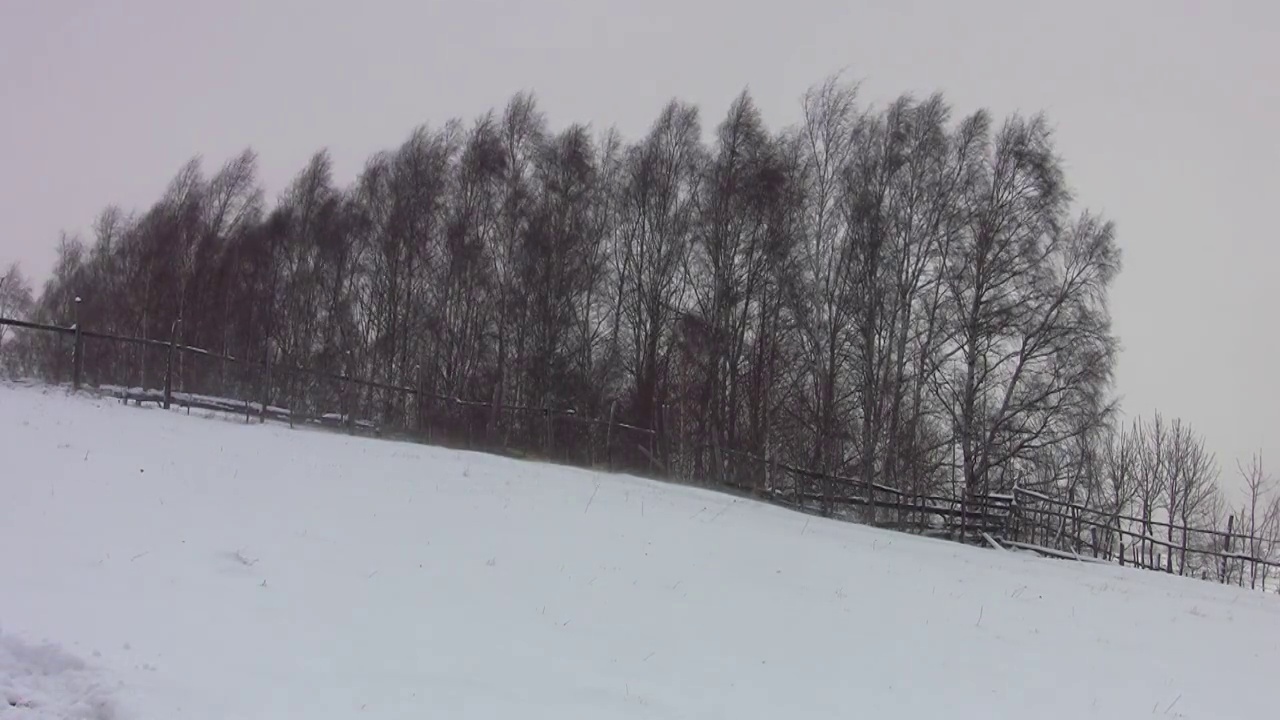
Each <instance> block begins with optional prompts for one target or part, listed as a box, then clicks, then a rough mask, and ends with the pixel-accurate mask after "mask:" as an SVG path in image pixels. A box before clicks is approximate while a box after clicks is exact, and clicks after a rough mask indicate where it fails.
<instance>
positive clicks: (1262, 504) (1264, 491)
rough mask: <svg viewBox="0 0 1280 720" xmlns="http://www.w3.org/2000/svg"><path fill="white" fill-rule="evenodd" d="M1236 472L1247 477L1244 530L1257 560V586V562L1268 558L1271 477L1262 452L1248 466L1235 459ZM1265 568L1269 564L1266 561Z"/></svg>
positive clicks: (1254, 571) (1254, 575)
mask: <svg viewBox="0 0 1280 720" xmlns="http://www.w3.org/2000/svg"><path fill="white" fill-rule="evenodd" d="M1236 469H1237V472H1239V473H1240V479H1241V480H1243V481H1244V486H1245V491H1246V492H1247V493H1248V497H1247V498H1246V505H1245V508H1244V510H1243V512H1242V513H1241V516H1242V517H1243V518H1244V528H1242V530H1243V531H1244V532H1245V533H1247V534H1248V537H1249V541H1248V542H1249V547H1248V553H1249V557H1250V558H1252V559H1253V560H1254V562H1251V563H1249V565H1250V569H1249V587H1250V588H1254V589H1256V588H1257V587H1258V563H1257V562H1256V561H1257V560H1259V559H1266V558H1265V555H1266V554H1267V553H1266V550H1269V548H1268V547H1267V542H1266V538H1267V536H1268V535H1269V534H1271V532H1272V528H1271V527H1269V525H1270V524H1272V523H1273V522H1275V521H1274V519H1273V518H1272V517H1269V514H1271V507H1272V506H1274V505H1275V503H1274V502H1273V503H1270V504H1268V500H1269V499H1270V495H1271V491H1272V489H1273V484H1272V480H1271V477H1270V476H1269V475H1267V473H1266V471H1265V470H1264V469H1263V465H1262V455H1261V453H1258V454H1255V455H1254V456H1253V457H1252V458H1251V459H1250V460H1249V464H1248V465H1247V466H1246V465H1244V464H1242V463H1240V462H1236ZM1263 568H1264V569H1265V568H1266V565H1263ZM1263 584H1264V585H1265V584H1266V576H1265V575H1264V576H1263Z"/></svg>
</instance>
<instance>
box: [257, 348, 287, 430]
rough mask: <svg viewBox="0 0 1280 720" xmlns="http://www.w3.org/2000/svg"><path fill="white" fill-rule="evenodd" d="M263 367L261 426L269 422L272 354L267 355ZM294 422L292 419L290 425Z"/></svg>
mask: <svg viewBox="0 0 1280 720" xmlns="http://www.w3.org/2000/svg"><path fill="white" fill-rule="evenodd" d="M262 365H263V367H262V377H263V380H262V407H260V408H258V424H259V425H261V424H262V423H265V422H266V421H267V404H268V403H269V402H271V353H267V358H266V360H265V361H264V362H263V364H262ZM292 422H293V419H292V418H290V424H292Z"/></svg>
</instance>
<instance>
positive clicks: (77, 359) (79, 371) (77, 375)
mask: <svg viewBox="0 0 1280 720" xmlns="http://www.w3.org/2000/svg"><path fill="white" fill-rule="evenodd" d="M75 321H76V326H75V327H76V344H75V349H74V350H72V353H73V355H72V356H71V385H72V387H73V388H75V391H76V392H80V383H81V381H82V380H83V376H84V335H83V334H82V333H81V332H80V296H79V295H77V296H76V305H75Z"/></svg>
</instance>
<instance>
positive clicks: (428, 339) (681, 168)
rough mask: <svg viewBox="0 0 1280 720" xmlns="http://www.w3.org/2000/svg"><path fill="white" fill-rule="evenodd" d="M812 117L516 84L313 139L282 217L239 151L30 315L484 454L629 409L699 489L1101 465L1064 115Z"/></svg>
mask: <svg viewBox="0 0 1280 720" xmlns="http://www.w3.org/2000/svg"><path fill="white" fill-rule="evenodd" d="M800 109H801V111H802V115H801V120H800V121H799V122H798V123H797V124H796V125H795V126H793V127H789V128H785V129H783V130H780V131H775V130H770V129H769V128H767V127H766V126H765V124H764V123H763V122H762V120H761V116H760V113H759V111H758V109H757V107H756V105H755V104H754V103H753V101H752V100H751V98H750V97H749V96H748V95H747V94H745V93H744V94H743V95H741V96H740V97H739V98H738V99H737V100H736V101H735V102H734V103H733V104H732V106H731V107H730V108H729V111H728V113H727V114H726V115H725V116H724V117H723V119H721V120H720V121H719V122H718V123H716V124H715V126H714V128H711V129H713V132H711V133H707V134H706V135H705V136H704V127H703V124H702V123H703V120H702V117H701V115H700V113H699V111H698V110H697V109H696V108H695V107H693V106H690V105H688V104H686V103H683V102H678V101H674V102H671V103H670V104H669V105H667V106H666V107H665V108H663V109H662V111H661V113H660V114H659V116H658V117H657V119H656V120H655V121H654V123H653V124H652V126H651V128H650V129H649V131H648V133H647V134H646V135H645V136H643V137H641V138H639V139H637V140H635V141H634V142H630V141H627V140H624V139H623V138H621V137H619V136H618V134H616V133H615V132H612V131H606V132H597V131H593V130H592V129H591V128H588V127H586V126H582V125H573V126H570V127H567V128H563V129H556V128H552V127H549V125H548V123H547V121H546V119H545V118H544V116H543V114H542V113H541V112H540V110H539V108H538V105H537V103H536V102H535V100H534V98H533V97H532V96H530V95H527V94H521V95H518V96H516V97H515V98H513V99H512V100H511V101H510V102H509V103H508V104H507V106H506V107H505V109H504V110H503V111H502V112H491V113H488V114H486V115H484V116H482V117H480V118H478V119H476V120H474V121H471V122H463V121H454V122H450V123H448V124H446V125H444V126H442V127H438V128H420V129H418V130H415V131H414V132H413V133H412V134H410V135H409V137H408V138H407V139H406V140H405V141H404V142H403V144H401V145H400V146H399V147H396V148H394V149H391V150H387V151H385V152H381V153H378V154H377V155H375V156H374V157H372V158H370V159H369V160H368V162H367V163H366V165H365V167H364V168H363V171H362V172H361V173H360V174H359V176H358V178H356V179H355V180H354V182H352V183H351V184H350V185H349V186H340V185H339V184H337V183H336V182H335V180H334V177H333V170H332V164H331V161H330V158H329V156H328V155H327V154H325V153H323V152H321V153H319V154H317V155H315V156H314V157H313V158H312V159H311V161H310V162H309V163H308V164H307V165H306V167H305V168H303V169H302V170H301V172H299V173H298V175H297V176H296V177H295V178H294V179H293V181H292V182H291V183H290V184H289V185H288V187H287V188H286V189H285V190H284V191H283V192H282V193H281V194H280V195H279V197H278V198H276V199H275V200H274V201H269V200H268V199H266V198H265V197H264V194H263V192H262V190H261V188H260V186H259V184H258V181H257V178H256V158H255V155H254V154H253V153H252V152H249V151H246V152H245V153H243V154H242V155H240V156H238V157H236V158H234V159H232V160H231V161H230V162H228V163H226V164H225V165H223V166H222V167H220V168H218V169H217V170H216V171H214V172H212V174H208V173H207V172H206V171H205V169H204V168H203V167H202V165H201V164H200V163H199V162H198V161H192V162H191V163H189V164H188V165H186V166H185V167H183V168H182V169H181V171H180V172H179V173H178V174H177V176H176V177H174V179H173V181H172V182H171V183H170V184H169V187H168V188H167V190H166V191H165V192H164V194H163V196H162V197H161V198H160V199H159V200H158V201H157V202H156V203H155V204H154V205H153V206H152V207H150V208H149V209H146V210H144V211H140V212H137V213H132V214H131V213H127V212H125V211H122V210H120V209H118V208H109V209H107V210H106V211H104V212H103V213H102V215H101V216H100V217H99V219H98V220H97V222H96V224H95V225H94V227H93V238H92V239H91V241H89V242H87V243H86V242H82V241H80V240H78V239H75V238H64V240H63V242H62V244H61V246H60V249H59V259H58V263H57V267H56V268H55V270H54V272H53V276H52V278H51V279H50V280H49V282H48V284H47V285H46V287H45V288H44V291H43V293H42V294H41V295H40V297H39V299H38V302H35V303H34V307H32V308H31V310H30V314H31V316H32V317H34V318H36V319H40V320H43V321H48V322H58V323H67V322H69V321H70V318H71V317H72V315H73V313H74V312H75V309H74V307H73V305H74V299H75V298H76V297H77V296H80V297H83V298H85V299H86V302H85V303H84V305H83V306H82V307H81V309H80V320H81V322H82V324H83V326H84V327H89V328H93V329H94V330H98V331H103V332H112V333H120V334H126V335H133V336H140V337H152V338H162V339H167V338H169V337H170V336H171V334H172V333H173V332H174V329H175V322H176V321H178V320H179V319H181V324H180V325H177V326H176V327H177V328H178V332H179V335H180V338H181V341H182V342H184V343H187V344H190V345H193V346H197V347H201V348H205V349H207V350H210V351H215V352H218V353H224V354H229V355H232V356H235V357H240V358H250V359H254V360H256V361H259V362H262V361H269V362H270V363H272V364H273V365H275V366H300V367H311V368H316V369H319V370H325V371H331V372H341V373H347V374H350V375H355V376H360V377H364V378H368V379H371V380H376V381H379V382H385V383H390V384H395V385H401V386H410V387H415V388H420V389H422V390H424V391H426V392H428V393H436V394H441V395H444V396H449V397H460V398H466V399H471V400H483V401H484V402H486V403H490V404H491V407H492V408H493V409H492V412H490V413H489V415H488V418H487V421H486V431H487V432H489V433H491V434H493V435H494V436H501V435H502V434H503V433H504V432H506V431H507V429H508V428H505V427H504V424H507V423H510V422H512V420H511V417H510V416H509V415H505V414H503V413H502V412H501V411H500V409H501V408H502V407H503V406H505V405H511V404H516V405H528V406H533V407H547V408H557V409H563V408H572V409H574V410H575V411H576V412H577V413H579V414H583V415H586V416H606V415H609V414H610V413H611V412H613V413H616V418H617V419H618V420H620V421H625V422H627V423H630V424H634V425H636V426H639V427H643V428H652V429H654V430H655V431H656V434H657V437H659V438H660V439H661V440H660V441H659V442H658V443H657V447H656V452H657V453H658V454H659V455H660V456H661V459H662V463H663V466H664V467H665V468H666V469H667V470H668V472H671V473H673V474H681V475H685V476H695V477H699V478H706V479H709V480H729V479H733V480H736V481H739V482H746V483H750V484H752V485H755V486H763V485H767V484H769V483H771V482H773V481H774V480H773V478H772V477H771V475H770V473H769V472H768V471H767V470H765V469H762V468H763V466H762V465H756V466H752V467H753V468H755V469H750V470H747V469H744V466H743V464H741V463H737V462H735V461H734V458H735V457H740V456H741V454H742V453H750V454H754V455H759V456H764V457H767V458H768V459H770V460H774V461H778V462H784V463H789V464H794V465H798V466H801V467H805V468H811V469H813V470H815V471H818V472H821V473H827V474H838V475H842V476H850V477H856V478H862V479H871V480H874V481H875V482H877V483H879V484H881V485H884V486H887V487H890V488H897V489H902V490H904V491H908V492H926V491H927V492H947V493H954V494H956V495H964V494H971V495H972V494H981V493H990V492H997V491H1007V490H1009V489H1010V488H1012V487H1013V486H1014V484H1015V483H1021V485H1022V486H1024V487H1036V488H1040V489H1042V490H1044V491H1054V492H1057V490H1058V489H1060V488H1065V487H1068V486H1069V485H1070V484H1071V482H1072V479H1071V477H1070V475H1071V473H1072V472H1075V471H1074V470H1073V468H1080V467H1086V466H1089V463H1094V466H1096V467H1098V468H1102V467H1103V464H1102V460H1101V459H1100V458H1099V457H1097V455H1098V453H1099V452H1100V451H1099V447H1100V443H1101V439H1102V438H1104V437H1105V436H1106V435H1107V433H1108V432H1109V431H1108V429H1107V428H1108V427H1109V425H1108V423H1109V417H1110V413H1111V412H1112V410H1113V407H1112V400H1111V395H1110V384H1111V378H1112V369H1113V365H1114V361H1115V355H1116V340H1115V338H1114V337H1113V335H1112V332H1111V326H1110V319H1109V314H1108V307H1107V295H1108V289H1109V287H1110V284H1111V282H1112V280H1113V278H1114V277H1115V276H1116V273H1117V272H1118V269H1119V265H1120V257H1119V251H1118V249H1117V246H1116V242H1115V237H1114V231H1113V227H1112V225H1111V224H1110V223H1108V222H1107V221H1105V220H1103V219H1101V218H1099V217H1097V216H1096V215H1093V214H1090V213H1088V212H1079V211H1077V210H1075V209H1074V208H1073V201H1072V197H1071V193H1070V191H1069V188H1068V184H1067V182H1066V179H1065V177H1064V173H1063V167H1062V162H1061V160H1060V159H1059V158H1058V156H1057V155H1056V153H1055V149H1054V142H1053V137H1052V133H1051V132H1050V129H1049V126H1048V124H1047V123H1046V121H1045V120H1044V119H1043V118H1040V117H1023V116H1012V117H1008V118H1005V119H1002V120H997V119H994V118H992V117H991V116H990V115H989V114H988V113H986V112H976V113H973V114H971V115H967V116H963V117H957V116H956V115H955V114H954V113H953V111H952V110H951V108H950V107H949V105H948V104H947V102H946V101H945V100H944V98H943V97H941V96H933V97H928V98H923V99H920V98H914V97H902V98H900V99H898V100H896V101H894V102H892V103H890V104H889V105H887V106H884V107H870V106H867V105H865V104H863V103H862V102H861V101H860V99H859V97H858V94H857V90H856V87H855V86H854V85H852V84H848V83H845V82H843V81H842V80H840V79H838V78H836V79H832V80H829V81H827V82H825V83H823V84H821V85H818V86H816V87H814V88H812V89H811V90H810V91H809V92H808V93H807V94H806V95H805V96H804V98H803V101H802V103H801V108H800ZM121 362H123V361H121ZM120 372H121V374H125V373H133V375H137V370H136V368H128V369H121V370H120ZM133 375H131V377H133ZM155 377H156V376H155V374H154V372H153V373H152V375H150V376H149V377H142V378H141V379H133V380H130V381H131V382H143V383H153V382H154V381H155ZM225 384H226V386H223V387H219V388H215V389H216V390H218V391H220V392H225V393H228V394H231V393H236V392H242V391H245V392H255V391H253V390H249V389H246V388H239V387H234V386H233V385H234V381H233V380H230V379H228V380H226V381H225ZM302 392H303V390H302V389H301V388H296V387H291V386H289V385H288V384H287V383H285V384H284V385H283V386H282V387H280V388H278V389H277V390H276V391H275V393H274V395H275V396H274V397H273V398H272V400H273V401H276V402H281V403H289V402H292V401H294V400H295V398H297V397H299V396H300V395H301V393H302ZM255 397H256V396H255ZM362 412H364V413H366V414H368V415H369V416H370V417H371V418H372V419H374V420H376V421H377V422H380V423H384V424H389V425H392V426H395V425H397V424H400V425H409V424H411V423H412V421H413V420H412V414H413V413H414V412H415V409H414V408H410V407H406V403H403V402H400V401H396V400H393V399H389V398H388V399H384V400H381V401H378V402H376V403H372V404H371V405H370V406H368V407H365V408H363V410H362ZM1095 484H1100V481H1098V483H1095ZM823 492H825V493H829V492H831V489H830V488H826V489H824V490H823ZM1179 492H1181V491H1179ZM1179 497H1180V498H1181V497H1182V496H1179ZM1193 504H1194V503H1193V502H1191V501H1190V500H1186V501H1183V500H1181V499H1180V500H1179V501H1178V504H1177V507H1176V508H1175V511H1177V512H1181V511H1184V510H1185V511H1187V512H1192V511H1195V508H1193V507H1192V505H1193Z"/></svg>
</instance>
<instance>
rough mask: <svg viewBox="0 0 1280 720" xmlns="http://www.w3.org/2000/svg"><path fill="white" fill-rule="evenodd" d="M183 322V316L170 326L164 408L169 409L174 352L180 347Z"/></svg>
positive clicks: (165, 371)
mask: <svg viewBox="0 0 1280 720" xmlns="http://www.w3.org/2000/svg"><path fill="white" fill-rule="evenodd" d="M181 324H182V317H181V316H179V317H178V319H176V320H174V321H173V324H172V325H170V326H169V355H168V357H166V358H165V365H164V409H165V410H168V409H169V407H170V405H171V404H172V403H173V354H174V352H175V351H176V350H177V347H178V327H179V326H180V325H181Z"/></svg>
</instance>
